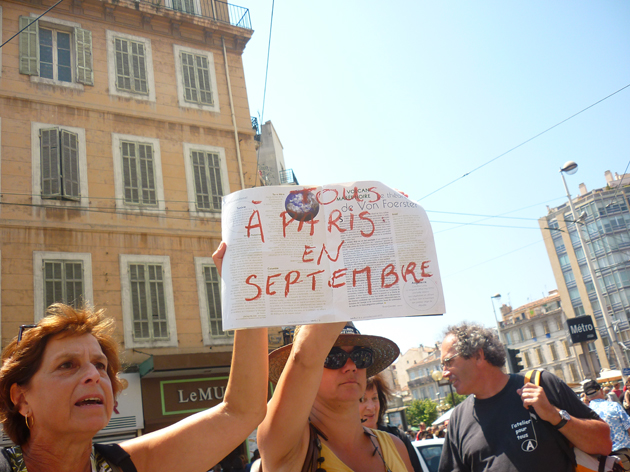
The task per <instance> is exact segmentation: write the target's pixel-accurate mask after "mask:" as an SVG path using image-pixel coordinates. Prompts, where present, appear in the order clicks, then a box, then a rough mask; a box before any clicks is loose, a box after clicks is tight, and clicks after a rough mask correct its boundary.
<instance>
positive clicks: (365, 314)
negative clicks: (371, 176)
mask: <svg viewBox="0 0 630 472" xmlns="http://www.w3.org/2000/svg"><path fill="white" fill-rule="evenodd" d="M222 226H223V239H224V240H225V241H226V243H227V244H228V245H229V247H230V251H229V252H228V253H227V254H226V255H225V258H224V260H223V261H222V262H223V277H224V282H225V283H224V284H223V288H222V290H223V291H222V302H223V313H224V327H225V328H226V329H232V328H241V327H253V326H280V325H294V324H309V323H324V322H330V321H339V320H348V319H350V320H361V319H372V318H387V317H397V316H413V315H423V314H441V313H443V312H444V300H443V294H442V286H441V282H440V275H439V267H438V264H437V256H436V253H435V244H434V242H433V234H432V231H431V226H430V224H429V220H428V218H427V216H426V213H425V211H424V210H423V209H422V207H420V205H418V204H417V203H415V202H413V201H411V200H409V199H408V198H406V197H405V196H404V195H402V194H401V193H399V192H398V191H396V190H394V189H392V188H389V187H387V186H385V185H383V184H381V183H379V182H355V183H352V184H336V185H327V186H323V187H304V186H283V187H262V188H253V189H248V190H243V191H240V192H236V193H233V194H230V195H228V196H226V197H224V199H223V214H222Z"/></svg>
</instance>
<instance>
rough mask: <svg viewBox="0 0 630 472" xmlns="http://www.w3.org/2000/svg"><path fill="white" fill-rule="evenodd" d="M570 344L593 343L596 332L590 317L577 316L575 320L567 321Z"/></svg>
mask: <svg viewBox="0 0 630 472" xmlns="http://www.w3.org/2000/svg"><path fill="white" fill-rule="evenodd" d="M567 326H568V327H569V334H570V335H571V342H573V343H582V342H587V341H594V340H596V339H597V330H596V329H595V325H594V324H593V318H591V317H590V316H578V317H576V318H569V319H567Z"/></svg>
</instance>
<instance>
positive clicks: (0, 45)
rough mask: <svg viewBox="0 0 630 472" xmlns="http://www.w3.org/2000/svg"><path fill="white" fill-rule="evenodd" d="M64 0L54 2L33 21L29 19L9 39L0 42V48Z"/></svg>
mask: <svg viewBox="0 0 630 472" xmlns="http://www.w3.org/2000/svg"><path fill="white" fill-rule="evenodd" d="M63 1H64V0H59V1H58V2H57V3H55V4H54V5H53V6H51V7H50V8H49V9H48V10H46V11H45V12H44V13H42V14H41V15H39V16H38V17H37V18H35V19H34V20H33V21H31V22H30V23H29V24H28V25H26V26H25V27H24V28H22V29H21V30H20V31H18V32H17V33H15V34H14V35H13V36H11V37H10V38H9V39H7V40H6V41H5V42H4V43H2V44H0V49H2V48H3V47H4V45H5V44H7V43H8V42H9V41H11V40H12V39H13V38H15V37H16V36H17V35H18V34H20V33H21V32H22V31H24V30H25V29H28V28H29V27H30V26H31V25H32V24H33V23H37V22H38V21H39V19H40V18H41V17H42V16H44V15H45V14H46V13H48V12H49V11H51V10H52V9H53V8H55V7H56V6H57V5H59V4H60V3H62V2H63Z"/></svg>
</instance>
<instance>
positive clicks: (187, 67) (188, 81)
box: [180, 51, 199, 103]
mask: <svg viewBox="0 0 630 472" xmlns="http://www.w3.org/2000/svg"><path fill="white" fill-rule="evenodd" d="M180 58H181V62H182V80H183V81H184V99H185V100H186V101H188V102H194V103H197V102H198V101H199V99H198V95H199V94H198V91H197V83H196V81H195V56H193V55H192V54H188V53H187V52H183V51H182V52H180Z"/></svg>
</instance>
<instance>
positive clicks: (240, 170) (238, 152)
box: [221, 36, 245, 190]
mask: <svg viewBox="0 0 630 472" xmlns="http://www.w3.org/2000/svg"><path fill="white" fill-rule="evenodd" d="M221 44H222V45H223V59H224V61H225V76H226V77H227V86H228V96H229V97H230V111H231V112H232V126H233V127H234V144H235V145H236V160H237V161H238V173H239V175H240V177H241V190H244V189H245V179H244V178H243V162H242V161H241V147H240V146H239V144H238V130H237V128H236V115H235V114H234V100H233V98H232V85H231V84H230V69H229V66H228V60H227V51H226V50H225V38H224V37H223V36H221Z"/></svg>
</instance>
